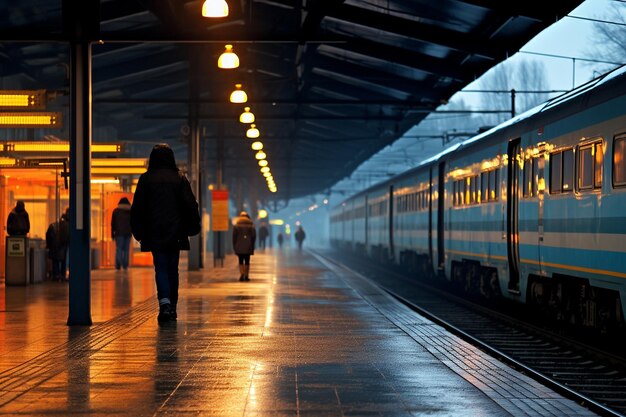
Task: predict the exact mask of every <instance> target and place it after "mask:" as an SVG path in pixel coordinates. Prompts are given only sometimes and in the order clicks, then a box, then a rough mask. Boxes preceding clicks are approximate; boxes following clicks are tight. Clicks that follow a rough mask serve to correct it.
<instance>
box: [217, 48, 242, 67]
mask: <svg viewBox="0 0 626 417" xmlns="http://www.w3.org/2000/svg"><path fill="white" fill-rule="evenodd" d="M225 48H226V50H225V51H224V52H222V55H220V57H219V58H218V59H217V66H218V67H219V68H224V69H233V68H237V67H238V66H239V57H238V56H237V54H236V53H234V52H233V46H232V45H226V46H225Z"/></svg>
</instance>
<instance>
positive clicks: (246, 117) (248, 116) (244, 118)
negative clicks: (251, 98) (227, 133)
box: [239, 107, 254, 123]
mask: <svg viewBox="0 0 626 417" xmlns="http://www.w3.org/2000/svg"><path fill="white" fill-rule="evenodd" d="M243 110H244V111H243V113H241V115H239V121H240V122H241V123H254V113H252V112H251V111H250V107H244V109H243Z"/></svg>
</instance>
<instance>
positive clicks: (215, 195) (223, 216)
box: [211, 190, 229, 232]
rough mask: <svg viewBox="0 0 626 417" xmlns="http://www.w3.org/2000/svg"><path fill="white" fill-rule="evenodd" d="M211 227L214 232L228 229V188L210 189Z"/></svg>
mask: <svg viewBox="0 0 626 417" xmlns="http://www.w3.org/2000/svg"><path fill="white" fill-rule="evenodd" d="M211 212H212V213H213V215H212V216H211V218H212V220H213V221H212V229H213V231H215V232H227V231H228V226H229V222H228V190H212V191H211Z"/></svg>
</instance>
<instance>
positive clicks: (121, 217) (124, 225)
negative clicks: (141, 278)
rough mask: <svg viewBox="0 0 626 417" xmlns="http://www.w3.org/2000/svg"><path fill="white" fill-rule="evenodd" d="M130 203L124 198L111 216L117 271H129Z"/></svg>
mask: <svg viewBox="0 0 626 417" xmlns="http://www.w3.org/2000/svg"><path fill="white" fill-rule="evenodd" d="M131 235H132V231H131V228H130V201H128V198H126V197H122V198H121V199H120V201H119V203H118V204H117V207H116V208H115V209H114V210H113V214H112V215H111V237H112V238H113V240H115V269H117V270H119V269H120V268H123V269H124V270H126V269H128V257H129V252H130V237H131Z"/></svg>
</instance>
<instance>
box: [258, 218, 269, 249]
mask: <svg viewBox="0 0 626 417" xmlns="http://www.w3.org/2000/svg"><path fill="white" fill-rule="evenodd" d="M269 234H270V233H269V231H268V230H267V225H266V224H265V223H261V226H259V249H265V240H266V239H267V236H268V235H269Z"/></svg>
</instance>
